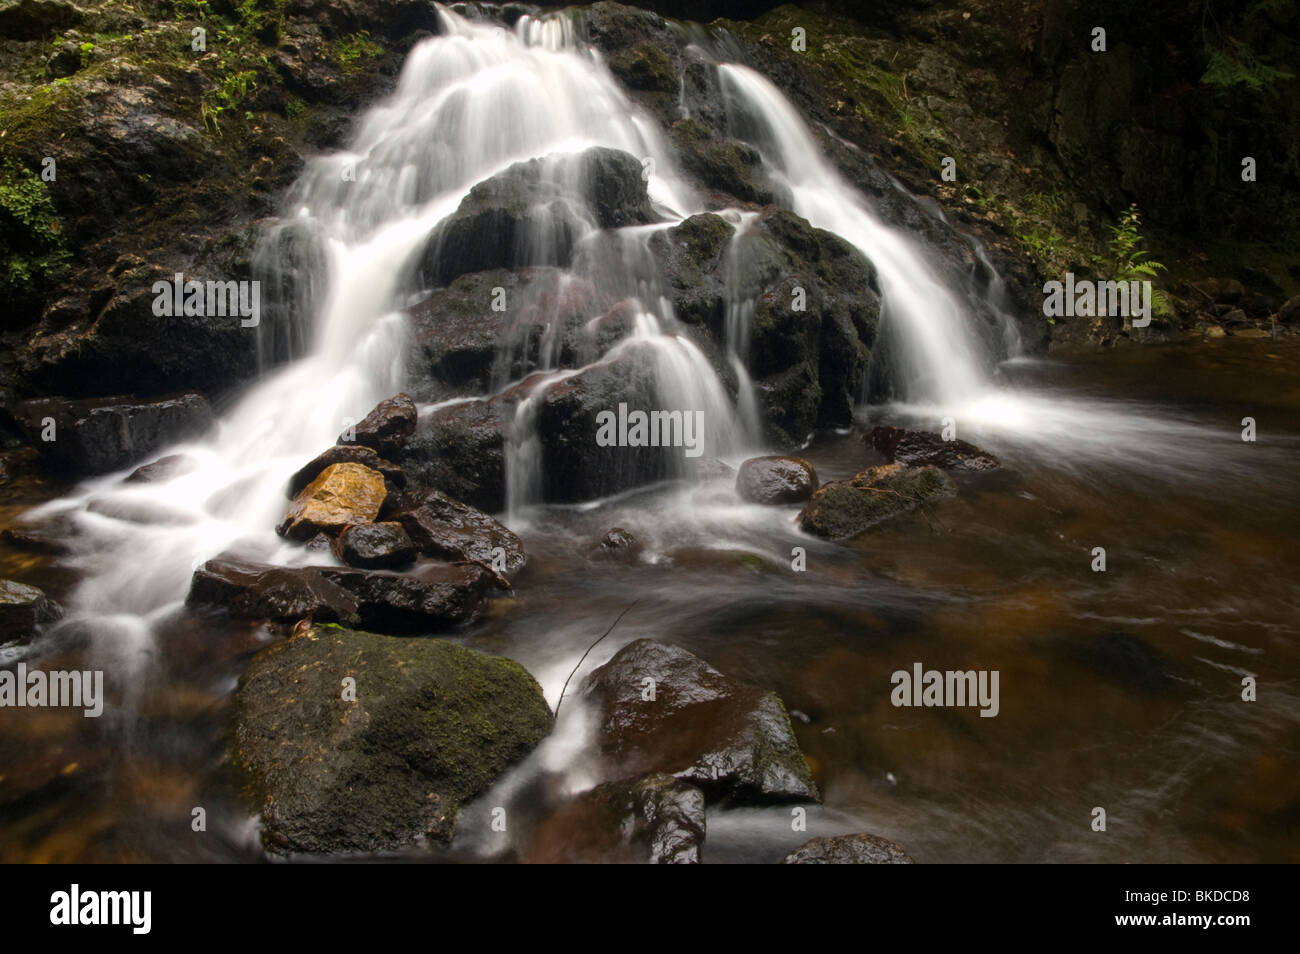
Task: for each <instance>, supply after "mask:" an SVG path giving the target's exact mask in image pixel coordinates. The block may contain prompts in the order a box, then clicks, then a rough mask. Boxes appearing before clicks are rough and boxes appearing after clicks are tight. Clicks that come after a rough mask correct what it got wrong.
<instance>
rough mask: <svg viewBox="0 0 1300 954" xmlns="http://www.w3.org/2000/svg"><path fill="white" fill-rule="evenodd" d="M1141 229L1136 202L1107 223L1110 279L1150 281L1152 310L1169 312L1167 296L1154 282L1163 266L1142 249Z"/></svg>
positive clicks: (1162, 313)
mask: <svg viewBox="0 0 1300 954" xmlns="http://www.w3.org/2000/svg"><path fill="white" fill-rule="evenodd" d="M1141 228H1142V219H1141V216H1140V214H1139V212H1138V207H1137V205H1136V204H1133V205H1130V206H1129V207H1128V208H1127V209H1125V210H1124V211H1123V212H1121V213H1120V215H1119V222H1118V223H1117V224H1115V225H1112V226H1109V230H1110V235H1111V238H1110V243H1109V246H1108V248H1109V251H1110V263H1109V264H1110V265H1111V267H1112V269H1113V278H1114V279H1115V280H1117V281H1150V282H1151V283H1152V284H1151V310H1152V311H1153V312H1155V314H1157V315H1168V314H1170V312H1171V311H1172V308H1171V307H1170V304H1169V297H1168V295H1166V294H1165V293H1164V292H1163V291H1161V289H1160V288H1159V287H1157V285H1156V284H1155V282H1156V280H1157V279H1158V278H1159V277H1160V273H1161V272H1163V271H1164V270H1165V266H1164V264H1163V263H1162V262H1157V261H1155V260H1153V259H1152V258H1150V257H1149V256H1150V253H1149V252H1147V250H1146V249H1145V248H1143V245H1144V244H1145V242H1144V240H1143V238H1142V232H1141Z"/></svg>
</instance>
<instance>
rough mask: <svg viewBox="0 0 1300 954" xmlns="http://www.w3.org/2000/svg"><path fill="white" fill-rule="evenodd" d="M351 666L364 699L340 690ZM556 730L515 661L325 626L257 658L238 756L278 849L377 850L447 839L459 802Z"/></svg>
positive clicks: (246, 686) (248, 677)
mask: <svg viewBox="0 0 1300 954" xmlns="http://www.w3.org/2000/svg"><path fill="white" fill-rule="evenodd" d="M346 677H350V678H352V679H355V680H356V698H355V701H349V700H345V699H344V698H342V693H341V691H340V683H341V681H342V680H343V679H344V678H346ZM550 729H551V713H550V710H549V709H548V708H547V706H546V702H545V700H544V699H543V698H542V691H541V688H540V687H539V686H538V685H537V683H536V681H535V680H534V679H533V678H532V677H531V676H530V675H529V674H528V673H527V672H526V671H525V670H524V668H523V667H522V666H520V665H519V664H518V663H515V662H513V661H511V660H508V659H502V658H499V657H494V656H487V655H484V654H482V653H477V652H474V651H472V650H469V649H465V648H463V647H460V646H456V645H454V644H452V643H448V642H446V641H444V640H440V639H427V640H426V639H400V638H395V637H389V636H379V635H375V634H373V633H365V632H355V631H352V630H347V629H340V628H337V627H332V626H324V627H322V626H317V627H315V628H313V629H311V630H310V631H308V632H307V633H305V634H303V635H301V636H297V637H295V638H293V639H289V640H286V641H284V642H282V643H278V644H276V645H274V646H271V647H269V648H268V649H265V650H263V651H262V652H261V653H259V654H258V655H257V656H256V657H255V658H254V659H253V661H252V663H251V664H250V665H249V667H248V669H247V671H246V672H245V673H244V675H243V678H242V679H241V680H240V685H239V689H238V691H237V693H236V697H235V732H234V751H233V760H234V762H235V764H236V765H237V766H239V767H240V768H241V769H242V770H243V772H244V773H245V774H246V775H247V777H248V779H249V781H250V794H251V795H252V796H253V798H254V800H255V808H256V809H257V810H259V811H260V812H261V814H262V823H263V826H264V827H263V836H262V837H263V842H264V844H265V845H266V847H267V848H268V849H269V850H271V851H273V852H277V853H311V854H341V853H372V852H376V851H389V850H398V849H403V848H410V847H414V846H420V845H424V844H426V843H428V842H443V843H446V842H450V841H451V838H452V835H453V833H454V831H455V827H456V818H457V815H458V813H459V810H460V807H461V806H462V805H463V804H465V803H466V802H468V801H469V800H471V799H473V798H474V797H475V796H476V795H479V794H481V793H482V792H485V791H486V790H487V789H488V788H490V787H491V785H492V784H493V783H494V782H495V781H496V780H497V779H498V778H499V777H500V776H501V775H502V773H503V772H505V770H506V769H507V768H509V767H510V766H511V765H513V764H515V763H517V762H518V761H520V760H521V759H522V758H524V757H525V756H526V755H527V754H528V753H529V752H531V751H532V750H533V748H534V747H536V745H537V744H538V743H539V742H540V741H541V740H542V739H543V738H544V737H545V736H546V735H547V733H548V732H550Z"/></svg>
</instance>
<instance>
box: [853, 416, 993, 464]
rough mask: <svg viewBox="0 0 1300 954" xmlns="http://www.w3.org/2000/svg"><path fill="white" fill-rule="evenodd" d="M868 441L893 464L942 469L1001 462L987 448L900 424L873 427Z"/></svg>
mask: <svg viewBox="0 0 1300 954" xmlns="http://www.w3.org/2000/svg"><path fill="white" fill-rule="evenodd" d="M867 443H868V444H869V445H870V446H871V447H873V448H875V449H876V450H877V451H879V452H880V453H881V454H882V455H884V458H885V460H887V461H889V463H891V464H893V463H895V462H897V463H899V464H905V465H907V466H908V467H924V466H925V465H927V464H929V465H932V466H934V467H938V468H941V469H943V470H959V471H975V472H978V471H985V470H996V469H997V468H998V467H1000V466H1001V464H1000V463H999V462H998V459H997V458H996V457H994V456H993V455H992V454H990V453H988V452H987V451H982V450H980V449H979V448H978V447H976V446H975V445H974V444H970V443H968V442H966V441H959V440H951V441H946V440H944V439H943V438H942V437H941V436H940V435H938V434H934V433H932V432H930V431H910V430H907V429H906V428H902V427H885V426H880V427H873V428H872V429H871V433H870V434H868V435H867Z"/></svg>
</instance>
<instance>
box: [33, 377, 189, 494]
mask: <svg viewBox="0 0 1300 954" xmlns="http://www.w3.org/2000/svg"><path fill="white" fill-rule="evenodd" d="M14 416H15V417H16V418H17V419H18V421H19V423H20V424H21V425H22V427H23V429H24V430H25V431H26V432H27V435H28V438H29V439H30V440H31V441H32V442H33V444H35V446H36V447H37V448H39V449H40V450H41V452H42V453H43V454H45V455H46V456H47V457H48V458H49V460H50V462H51V463H53V464H54V465H55V466H57V467H59V468H61V469H63V470H65V471H67V472H69V473H73V474H103V473H107V472H108V471H112V470H117V469H119V468H122V467H126V466H127V465H128V464H131V463H133V462H134V461H137V460H139V459H140V458H141V457H146V456H148V455H149V454H152V453H155V452H156V451H159V450H161V449H162V448H164V447H168V446H169V445H172V444H177V443H179V442H181V441H183V440H187V439H189V438H193V437H198V436H199V435H200V434H202V433H203V432H204V431H206V430H207V429H208V428H209V427H210V426H211V425H212V422H213V420H214V419H213V416H212V409H211V408H210V407H209V406H208V402H207V401H206V400H204V399H203V398H202V397H201V396H200V395H197V394H185V395H182V396H180V397H176V398H168V399H166V400H162V401H152V402H140V401H136V400H133V399H131V398H121V397H119V398H95V399H87V400H78V401H69V400H65V399H63V398H41V399H39V400H34V401H25V402H23V403H22V404H20V405H19V406H18V408H17V410H16V412H15V415H14ZM50 435H52V437H50ZM47 438H48V439H47Z"/></svg>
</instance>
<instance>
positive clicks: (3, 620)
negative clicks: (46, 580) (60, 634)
mask: <svg viewBox="0 0 1300 954" xmlns="http://www.w3.org/2000/svg"><path fill="white" fill-rule="evenodd" d="M62 615H63V610H62V609H61V608H60V607H59V604H58V603H56V602H54V601H53V600H52V599H50V598H49V597H47V596H46V595H45V593H44V591H43V590H41V589H40V588H39V587H36V586H29V585H28V584H26V583H18V582H16V581H14V580H0V640H3V641H6V642H7V641H9V640H11V639H24V640H25V639H29V638H30V637H31V636H32V634H33V632H35V630H36V627H37V626H39V625H41V624H42V623H51V622H53V621H54V620H56V619H58V618H59V617H60V616H62Z"/></svg>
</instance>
